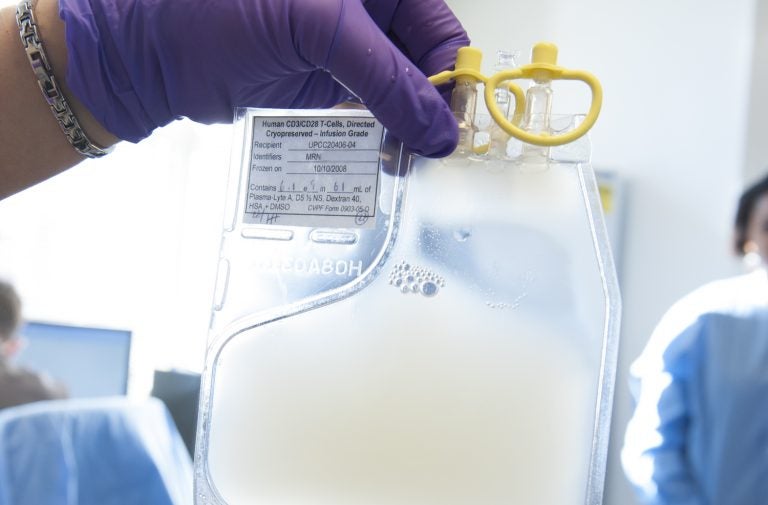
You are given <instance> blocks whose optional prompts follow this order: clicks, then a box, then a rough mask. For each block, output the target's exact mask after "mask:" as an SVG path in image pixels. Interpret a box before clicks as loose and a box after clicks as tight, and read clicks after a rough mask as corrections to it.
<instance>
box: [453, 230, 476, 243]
mask: <svg viewBox="0 0 768 505" xmlns="http://www.w3.org/2000/svg"><path fill="white" fill-rule="evenodd" d="M471 235H472V232H471V231H469V230H468V229H467V228H459V229H458V230H455V231H454V232H453V238H454V239H456V241H457V242H466V241H467V239H468V238H469V237H470V236H471Z"/></svg>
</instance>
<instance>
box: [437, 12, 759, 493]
mask: <svg viewBox="0 0 768 505" xmlns="http://www.w3.org/2000/svg"><path fill="white" fill-rule="evenodd" d="M448 3H449V4H450V5H451V6H452V7H453V8H454V10H455V12H456V13H457V14H458V15H459V18H460V19H462V20H463V22H464V23H465V25H466V27H467V29H468V31H469V33H470V36H471V37H472V42H473V45H475V46H477V47H479V48H481V49H482V50H483V51H484V52H485V53H486V55H488V58H487V59H488V60H489V61H488V62H487V65H486V70H489V71H490V70H491V68H492V63H493V61H492V60H493V59H494V57H493V53H494V52H495V50H497V49H516V48H522V49H525V48H529V47H530V46H531V45H532V44H533V43H535V42H537V41H539V40H549V41H552V42H554V43H556V44H557V45H558V46H559V47H560V63H561V64H562V65H564V66H569V67H576V68H583V69H586V70H590V71H592V72H593V73H594V74H596V75H597V76H598V78H599V79H600V80H601V82H602V84H603V88H604V91H605V103H604V106H603V111H602V114H601V117H600V119H599V121H598V124H597V126H596V127H595V128H594V130H593V133H592V141H593V151H592V152H593V164H594V166H595V167H596V168H599V169H605V170H614V171H617V172H619V174H620V175H621V176H622V178H623V179H624V180H625V182H626V189H627V192H626V196H627V197H628V201H627V202H626V204H627V205H626V207H625V211H626V216H625V223H624V224H625V229H624V251H623V258H622V265H621V266H622V269H621V281H622V292H623V302H624V317H623V331H622V344H621V350H620V359H619V372H618V383H617V389H616V401H615V410H614V423H613V425H614V429H613V433H612V444H611V448H610V455H609V468H608V476H607V488H606V495H605V503H606V504H608V505H628V504H631V503H633V501H634V500H633V498H632V496H631V492H630V490H629V487H628V485H627V484H626V482H625V479H624V477H623V475H622V473H621V470H620V468H619V466H618V450H619V448H620V443H621V437H622V433H623V429H624V425H625V424H626V421H627V419H628V416H629V415H630V413H631V405H630V399H629V395H628V392H627V388H626V371H627V367H628V365H629V363H630V362H631V360H632V359H633V358H634V357H636V356H637V354H638V353H639V352H640V350H641V349H642V347H643V345H644V343H645V341H646V339H647V337H648V335H649V333H650V332H651V330H652V328H653V326H654V324H655V323H656V321H657V320H658V319H659V317H660V316H661V315H662V313H663V312H664V310H665V309H666V308H668V307H669V306H670V304H672V303H673V302H674V301H675V300H676V299H677V298H678V297H680V296H681V295H683V294H684V293H686V292H687V291H689V290H690V289H692V288H694V287H695V286H697V285H699V284H701V283H703V282H705V281H707V280H710V279H713V278H717V277H722V276H726V275H729V274H730V273H732V272H733V271H734V269H735V268H736V265H735V263H734V260H733V259H731V257H730V256H729V251H728V239H729V237H730V222H731V218H732V214H733V210H734V199H735V198H736V196H737V195H738V192H739V190H740V188H741V183H742V167H743V163H744V157H745V153H744V148H745V131H746V125H747V97H748V91H749V79H750V63H751V61H752V42H753V34H752V32H753V9H754V7H755V3H756V2H755V1H754V0H731V1H724V0H717V1H715V0H703V1H702V0H677V1H668V0H647V1H645V2H629V1H625V0H618V1H616V0H584V1H579V2H574V1H572V0H536V1H533V0H529V1H517V2H514V1H508V0H474V1H468V0H448ZM556 100H557V98H556ZM574 105H578V103H566V104H565V106H566V107H568V106H574ZM566 111H569V110H567V109H564V110H563V112H566ZM570 112H575V111H574V110H570ZM764 118H765V115H763V116H762V117H761V118H760V120H761V121H763V120H764ZM757 132H760V134H764V132H763V131H761V130H759V129H756V130H755V134H758V133H757ZM761 145H762V148H763V149H765V145H766V143H765V142H763V143H762V144H761Z"/></svg>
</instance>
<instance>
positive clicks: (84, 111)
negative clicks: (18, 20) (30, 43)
mask: <svg viewBox="0 0 768 505" xmlns="http://www.w3.org/2000/svg"><path fill="white" fill-rule="evenodd" d="M33 12H34V14H33V16H34V25H35V29H36V35H37V37H36V38H37V39H39V43H40V45H42V47H43V48H44V55H45V59H46V60H47V63H48V67H49V68H50V72H49V73H50V77H52V78H53V79H55V83H56V86H57V88H58V89H57V90H56V92H57V93H59V94H60V95H61V97H62V99H61V101H60V102H59V104H56V105H55V106H54V105H51V110H52V112H53V115H54V117H56V118H57V120H58V122H59V126H60V127H61V129H62V130H63V131H64V133H65V137H66V138H67V139H68V140H69V141H70V143H71V144H72V145H73V147H74V148H75V149H76V150H77V151H79V152H80V154H82V155H85V156H91V154H92V153H96V154H97V155H98V154H100V153H103V152H106V151H107V150H108V148H109V146H112V145H113V144H115V143H116V142H118V141H119V139H118V138H117V137H115V136H114V135H112V134H111V133H110V132H109V131H108V130H107V129H106V128H104V127H103V126H102V125H101V124H100V123H99V122H98V121H97V120H96V118H95V117H94V116H93V114H91V112H90V111H89V110H88V108H87V107H86V106H85V105H84V104H83V103H82V102H81V101H80V100H79V99H78V98H77V97H76V96H75V95H74V94H73V93H72V91H71V89H70V88H69V86H68V85H67V80H66V71H67V47H66V44H65V40H64V22H63V21H62V20H61V19H60V18H59V17H58V3H57V0H37V1H35V2H34V7H33ZM27 23H29V21H27ZM20 28H21V27H20ZM38 66H41V65H38ZM44 73H48V72H44ZM41 99H43V100H44V101H46V97H45V96H42V97H41ZM62 102H63V103H65V104H66V107H67V108H68V109H69V110H68V111H67V113H66V114H65V116H66V117H67V118H68V119H66V120H62V114H61V113H60V112H59V113H57V111H61V104H62ZM70 113H71V114H70ZM72 116H73V117H74V119H71V118H72ZM72 121H74V124H75V126H76V127H75V128H74V130H72V129H71V124H72ZM67 125H70V126H69V131H67V130H68V128H67ZM72 131H74V132H75V134H76V136H77V137H79V138H81V139H84V140H81V141H79V142H77V141H72V133H71V132H72ZM91 157H97V156H91Z"/></svg>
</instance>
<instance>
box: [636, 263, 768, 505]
mask: <svg viewBox="0 0 768 505" xmlns="http://www.w3.org/2000/svg"><path fill="white" fill-rule="evenodd" d="M630 373H631V387H632V392H633V395H634V398H635V400H636V408H635V412H634V415H633V417H632V419H631V420H630V422H629V424H628V427H627V431H626V435H625V440H624V447H623V450H622V464H623V466H624V470H625V472H626V475H627V477H628V478H629V480H630V482H631V483H632V484H633V485H634V487H635V489H636V491H637V495H638V497H639V498H640V500H641V502H642V503H645V504H654V505H672V504H674V505H762V504H766V503H768V275H766V272H765V270H758V271H755V272H753V273H751V274H748V275H744V276H740V277H735V278H732V279H726V280H722V281H717V282H713V283H711V284H708V285H706V286H703V287H702V288H700V289H698V290H696V291H694V292H693V293H691V294H690V295H688V296H686V297H685V298H683V299H682V300H681V301H679V302H678V303H677V304H675V305H674V306H673V307H672V308H671V309H670V310H669V311H668V312H667V314H666V315H665V316H664V317H663V319H662V320H661V322H660V323H659V325H658V326H657V328H656V329H655V331H654V332H653V334H652V336H651V338H650V340H649V342H648V345H647V346H646V348H645V350H644V351H643V353H642V354H641V356H640V357H639V358H638V359H637V360H636V361H635V363H633V365H632V368H631V371H630Z"/></svg>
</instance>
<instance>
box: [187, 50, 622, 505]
mask: <svg viewBox="0 0 768 505" xmlns="http://www.w3.org/2000/svg"><path fill="white" fill-rule="evenodd" d="M555 55H556V48H554V46H552V45H550V44H540V45H538V46H536V47H535V48H534V53H533V63H531V64H528V65H523V66H521V67H518V68H511V69H506V70H502V71H500V72H498V73H497V74H495V75H494V76H493V77H491V78H486V77H485V76H483V75H482V74H480V73H479V67H480V54H479V52H477V51H476V50H474V49H472V48H464V49H462V50H460V52H459V58H458V62H457V66H456V70H454V71H451V72H444V73H442V74H438V75H437V76H434V77H433V78H432V81H433V82H435V83H439V82H445V81H447V80H454V81H455V90H454V92H453V103H452V107H453V109H454V112H455V113H456V116H457V121H458V123H459V128H460V132H461V139H460V143H459V147H458V148H457V150H456V151H455V152H454V153H453V154H452V155H451V156H449V157H447V158H445V159H440V160H436V159H426V158H422V157H418V156H412V155H410V154H409V153H408V152H407V151H406V150H404V148H403V146H402V144H401V143H400V142H399V141H397V140H396V139H395V138H393V137H392V136H391V135H390V134H389V133H388V132H387V131H386V130H385V129H384V128H383V127H382V126H381V124H380V123H379V122H378V121H377V120H376V119H375V118H374V117H373V116H372V115H371V114H370V113H369V112H367V111H364V110H323V111H317V110H314V111H297V110H267V109H248V110H241V111H239V113H238V121H237V122H236V129H237V133H236V144H235V148H234V154H235V155H234V156H233V158H234V160H233V170H232V174H231V177H230V182H231V183H230V185H229V195H228V202H229V204H230V205H229V207H228V210H227V217H226V218H225V226H224V232H223V239H222V245H221V259H220V265H219V273H218V282H217V289H216V294H215V300H214V310H213V316H212V320H211V330H212V340H211V343H210V348H209V351H208V356H207V360H206V366H205V371H204V374H203V385H202V389H203V394H202V398H201V414H200V422H199V427H198V436H197V449H196V457H195V467H196V472H195V481H196V484H195V487H196V492H195V503H196V504H198V505H224V504H226V505H491V504H498V505H501V504H505V505H506V504H520V505H523V504H525V505H577V504H578V505H583V504H590V505H595V504H599V503H600V502H601V499H602V488H603V480H604V468H605V458H606V446H607V439H608V429H609V415H610V405H611V400H612V398H611V397H612V385H613V379H614V369H615V359H616V349H617V336H618V327H619V296H618V288H617V282H616V276H615V272H614V268H613V263H612V259H611V254H610V250H609V247H608V241H607V237H606V232H605V227H604V225H603V222H602V213H601V208H600V201H599V196H598V191H597V187H596V184H595V179H594V175H593V172H592V169H591V167H590V165H589V143H588V141H587V137H586V136H584V133H585V132H586V131H587V130H588V129H589V128H590V127H591V126H592V124H593V123H594V121H595V119H596V116H597V112H598V111H599V107H600V97H601V95H600V87H599V84H598V83H597V81H596V80H595V79H594V78H593V77H591V76H590V75H589V74H586V73H584V72H578V71H570V70H567V69H564V68H562V67H559V66H557V65H556V64H555ZM516 79H530V80H531V85H530V87H529V88H528V90H527V92H526V93H523V91H522V89H521V88H520V87H519V86H518V85H517V84H515V82H514V81H515V80H516ZM558 79H577V80H583V81H585V82H587V84H588V85H589V87H590V89H591V90H592V99H593V101H592V106H591V108H590V111H589V113H588V114H587V115H586V116H585V117H579V116H566V117H559V116H553V115H552V114H550V109H551V107H550V105H551V98H552V88H551V86H550V84H551V82H552V81H554V80H558ZM480 85H484V87H485V91H484V93H485V98H486V104H487V107H488V109H489V113H490V118H489V117H488V116H485V120H482V118H481V114H477V113H476V110H475V105H476V104H475V100H476V94H477V87H478V86H480ZM513 102H514V108H512V107H511V104H512V103H513ZM507 108H509V109H513V110H507Z"/></svg>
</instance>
